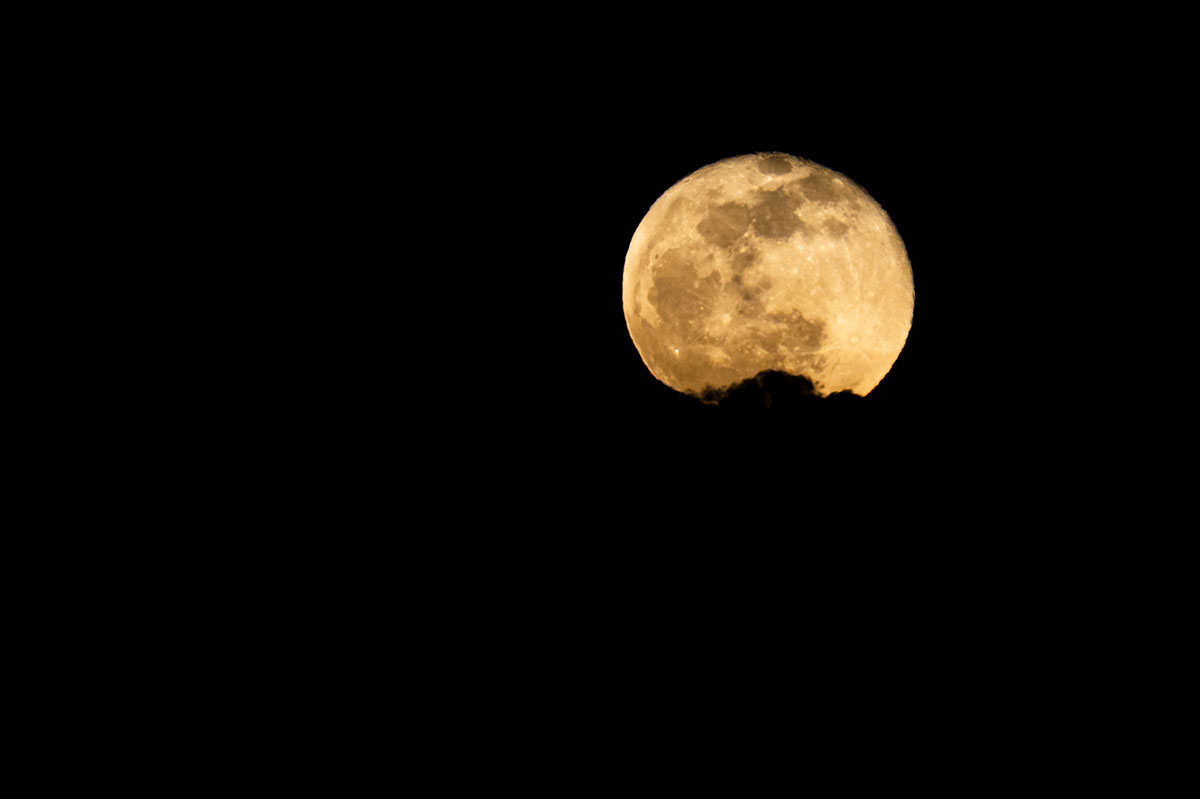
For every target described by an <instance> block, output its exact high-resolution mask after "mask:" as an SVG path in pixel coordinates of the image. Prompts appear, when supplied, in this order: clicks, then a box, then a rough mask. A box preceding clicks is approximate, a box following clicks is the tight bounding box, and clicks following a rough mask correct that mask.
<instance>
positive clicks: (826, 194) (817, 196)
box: [799, 172, 848, 203]
mask: <svg viewBox="0 0 1200 799" xmlns="http://www.w3.org/2000/svg"><path fill="white" fill-rule="evenodd" d="M799 183H800V186H801V188H802V189H803V190H804V196H805V197H807V198H808V199H809V200H812V201H813V202H822V203H833V202H837V201H838V200H840V199H842V198H843V197H845V196H846V195H847V194H848V192H847V191H846V188H845V186H839V185H838V184H836V183H834V182H833V178H832V177H830V176H829V175H825V174H822V173H820V172H818V173H816V174H813V175H809V176H808V177H806V178H800V181H799Z"/></svg>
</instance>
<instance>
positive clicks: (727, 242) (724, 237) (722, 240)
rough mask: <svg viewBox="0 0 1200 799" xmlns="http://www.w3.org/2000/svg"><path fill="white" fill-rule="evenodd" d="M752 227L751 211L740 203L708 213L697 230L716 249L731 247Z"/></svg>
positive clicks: (729, 204) (716, 208) (717, 208)
mask: <svg viewBox="0 0 1200 799" xmlns="http://www.w3.org/2000/svg"><path fill="white" fill-rule="evenodd" d="M748 227H750V210H749V209H748V208H746V206H744V205H740V204H738V203H725V204H723V205H718V206H716V207H715V208H713V209H711V210H710V211H709V212H708V215H707V216H705V217H704V219H702V220H700V224H699V225H697V226H696V230H697V231H699V233H700V235H701V236H703V237H704V240H705V241H706V242H708V243H709V244H712V245H714V246H716V247H729V246H731V245H732V244H733V243H734V242H736V241H737V240H738V239H740V238H741V237H742V234H743V233H745V232H746V228H748Z"/></svg>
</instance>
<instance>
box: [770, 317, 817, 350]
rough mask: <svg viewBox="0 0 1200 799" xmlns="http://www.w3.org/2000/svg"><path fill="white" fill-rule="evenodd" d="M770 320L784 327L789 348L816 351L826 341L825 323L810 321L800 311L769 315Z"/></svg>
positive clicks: (815, 320)
mask: <svg viewBox="0 0 1200 799" xmlns="http://www.w3.org/2000/svg"><path fill="white" fill-rule="evenodd" d="M767 318H768V319H771V320H772V321H775V322H778V323H779V324H781V325H783V328H782V329H783V330H784V331H785V334H784V335H785V338H786V339H787V342H788V346H790V347H799V348H801V349H810V350H815V349H817V348H818V347H820V346H821V344H822V342H824V341H825V323H824V322H822V321H821V320H819V319H808V318H807V317H805V316H804V314H802V313H800V312H799V311H788V312H787V313H779V312H777V313H773V314H769V315H768V317H767Z"/></svg>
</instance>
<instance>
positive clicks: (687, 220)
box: [622, 153, 913, 396]
mask: <svg viewBox="0 0 1200 799" xmlns="http://www.w3.org/2000/svg"><path fill="white" fill-rule="evenodd" d="M622 304H623V306H624V310H625V322H626V325H627V326H628V328H629V334H630V336H632V338H633V343H634V346H636V347H637V350H638V352H639V353H640V354H641V356H642V361H643V362H645V364H646V366H647V368H649V370H650V372H651V374H653V375H654V376H655V377H656V378H658V379H659V380H660V381H662V382H663V383H665V384H667V385H668V386H670V387H671V388H673V389H676V390H677V391H682V392H684V393H688V394H693V395H696V396H700V395H701V394H703V393H704V392H706V391H707V390H711V389H717V390H720V389H724V388H727V387H729V386H732V385H734V384H735V383H739V382H741V381H743V380H746V379H747V378H751V377H754V376H755V375H757V374H758V373H759V372H762V371H765V370H778V371H781V372H787V373H789V374H794V375H803V376H805V377H807V378H808V379H809V380H811V381H812V382H813V385H814V387H815V388H816V391H817V392H818V393H820V394H821V395H829V394H832V393H834V392H838V391H847V390H849V391H853V392H854V393H856V394H859V395H863V396H865V395H866V394H868V393H869V392H870V391H871V390H872V389H873V388H875V386H877V385H878V384H879V381H880V380H882V379H883V377H884V375H886V374H887V373H888V370H889V369H891V367H892V364H893V363H895V362H896V358H897V357H899V355H900V351H901V350H902V349H903V348H904V342H905V340H906V339H907V338H908V331H909V328H910V326H911V325H912V314H913V276H912V268H911V266H910V265H909V262H908V255H907V253H906V252H905V249H904V242H902V241H901V240H900V236H899V234H898V233H897V232H896V228H895V226H894V225H893V224H892V222H891V220H890V219H889V218H888V215H887V214H886V213H884V210H883V209H882V208H880V207H879V204H878V203H876V202H875V201H874V200H873V199H871V197H870V195H868V194H867V193H866V192H865V191H863V189H861V188H860V187H859V186H857V185H856V184H855V183H854V182H853V181H851V180H850V179H849V178H847V177H846V176H845V175H842V174H839V173H837V172H834V171H833V170H831V169H826V168H825V167H823V166H820V165H819V164H815V163H812V162H811V161H805V160H802V159H799V158H795V157H793V156H790V155H786V154H783V153H758V154H754V155H743V156H739V157H736V158H729V159H726V160H723V161H718V162H717V163H715V164H711V165H709V166H706V167H703V168H701V169H699V170H697V171H696V172H693V173H692V174H691V175H688V176H687V177H686V178H684V179H683V180H681V181H679V182H678V183H676V184H675V185H674V186H672V187H671V188H670V189H668V190H667V191H666V193H664V194H663V195H662V196H661V197H659V198H658V200H657V201H655V203H654V205H653V206H651V208H650V210H649V211H648V212H647V213H646V216H645V218H643V219H642V221H641V224H639V225H638V227H637V230H636V231H634V234H633V240H632V241H631V242H630V244H629V252H628V253H627V254H626V256H625V272H624V277H623V281H622Z"/></svg>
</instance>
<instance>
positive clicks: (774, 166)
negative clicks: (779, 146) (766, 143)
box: [758, 153, 792, 175]
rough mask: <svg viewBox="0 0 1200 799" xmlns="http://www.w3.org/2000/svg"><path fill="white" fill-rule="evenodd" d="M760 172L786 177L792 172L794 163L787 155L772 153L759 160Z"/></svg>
mask: <svg viewBox="0 0 1200 799" xmlns="http://www.w3.org/2000/svg"><path fill="white" fill-rule="evenodd" d="M758 171H759V172H762V173H763V174H764V175H786V174H787V173H788V172H791V171H792V163H791V161H790V160H788V157H787V156H786V155H782V154H780V153H770V154H769V155H765V156H762V157H761V158H759V159H758Z"/></svg>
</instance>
